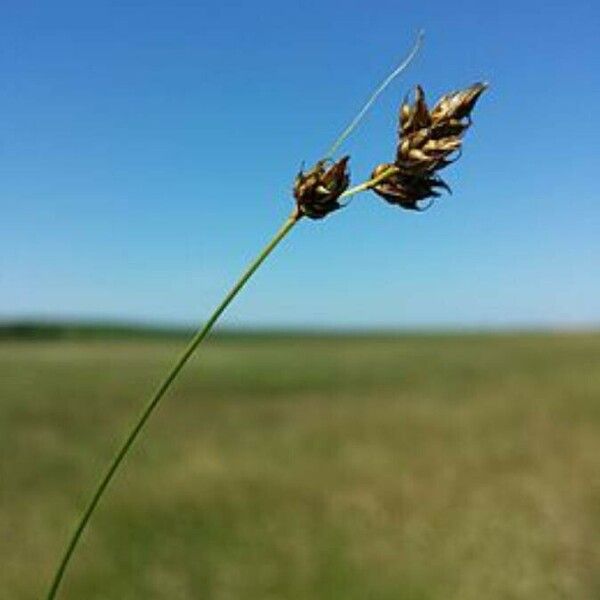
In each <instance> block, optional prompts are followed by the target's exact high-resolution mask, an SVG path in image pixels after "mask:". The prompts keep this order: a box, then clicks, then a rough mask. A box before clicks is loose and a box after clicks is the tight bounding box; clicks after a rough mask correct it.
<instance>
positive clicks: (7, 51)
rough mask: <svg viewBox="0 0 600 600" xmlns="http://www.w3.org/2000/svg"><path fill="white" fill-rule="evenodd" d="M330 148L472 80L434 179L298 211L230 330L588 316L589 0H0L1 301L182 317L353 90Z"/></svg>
mask: <svg viewBox="0 0 600 600" xmlns="http://www.w3.org/2000/svg"><path fill="white" fill-rule="evenodd" d="M420 28H424V29H425V31H426V41H425V46H424V49H423V51H422V52H421V54H420V55H419V56H418V58H417V59H416V61H415V62H414V63H413V65H412V66H411V67H410V69H409V70H408V71H407V72H406V73H405V74H404V75H403V76H402V77H401V78H400V79H399V80H397V81H396V82H395V83H394V84H393V85H392V86H391V87H390V88H389V89H388V90H387V91H386V93H385V94H384V95H383V97H382V98H381V100H380V101H379V102H378V103H377V105H376V106H375V108H374V109H373V111H372V112H371V113H370V114H369V115H368V117H367V118H366V119H365V121H364V122H363V123H362V125H361V127H360V129H359V130H358V131H356V133H355V134H354V135H353V136H352V138H351V139H350V140H348V142H347V143H346V144H345V146H344V148H343V151H345V152H349V153H350V154H351V155H352V173H353V179H354V181H355V182H358V181H360V180H362V179H364V178H365V177H366V176H367V175H368V173H369V172H370V170H371V169H372V167H373V166H374V165H375V164H377V163H379V162H382V161H387V160H389V159H391V158H392V156H393V151H394V135H395V134H394V131H395V119H396V113H397V107H398V105H399V102H400V100H401V99H402V97H403V96H404V94H405V93H406V92H407V91H408V90H409V89H410V88H411V87H412V86H414V84H415V83H421V84H423V85H424V87H425V89H426V91H427V92H428V93H429V97H430V99H432V100H433V99H435V97H437V96H438V95H440V94H442V93H445V92H446V91H449V90H452V89H455V88H457V87H463V86H466V85H469V84H471V83H472V82H474V81H477V80H480V79H484V80H487V81H489V82H490V83H491V89H490V90H489V92H488V93H487V94H486V95H485V96H484V98H483V99H482V100H481V102H480V104H479V105H478V107H477V109H476V112H475V125H474V127H473V128H472V129H471V130H470V131H469V133H468V135H467V138H466V142H465V152H464V155H463V157H462V158H461V160H460V161H459V162H458V163H457V164H456V165H454V166H453V167H451V168H449V169H448V170H447V171H446V178H447V180H448V182H449V183H450V184H451V185H452V187H453V189H454V195H453V196H449V197H444V198H443V199H441V200H440V201H439V202H438V203H437V204H436V205H435V206H434V207H433V209H432V210H430V211H428V212H426V213H423V214H411V213H408V212H405V211H402V210H399V209H395V208H393V207H390V206H388V205H386V204H385V203H384V202H383V201H381V200H380V199H378V198H377V197H376V196H374V195H363V196H359V197H357V198H356V199H355V200H354V201H353V202H352V204H351V205H350V206H349V207H348V208H347V209H346V210H344V211H339V212H338V213H336V214H334V215H332V216H331V217H330V218H328V219H326V220H325V221H322V222H310V221H308V220H306V221H305V222H301V223H300V224H299V226H298V227H297V229H296V230H295V231H294V232H293V233H292V234H291V236H290V238H289V239H288V240H286V242H285V243H284V245H283V246H282V247H281V248H279V249H278V251H277V253H276V254H275V255H274V256H273V259H272V260H271V261H270V262H269V263H268V264H267V265H266V268H264V270H262V271H261V272H259V274H258V275H257V276H256V278H255V279H254V280H253V281H252V282H251V284H250V285H249V286H248V289H247V291H246V292H245V293H244V294H243V295H242V296H241V297H240V298H239V300H238V301H236V303H235V305H234V306H233V307H232V308H231V310H230V311H229V313H228V315H227V318H226V319H225V322H226V323H227V324H228V325H233V326H236V325H244V326H248V325H251V326H263V325H265V326H289V325H293V326H305V325H308V326H330V327H338V326H341V327H347V326H353V327H354V326H357V327H363V326H365V327H370V326H374V327H387V326H390V327H411V328H413V327H424V326H427V327H430V326H431V327H436V326H443V327H521V326H540V325H542V326H550V327H579V326H586V325H589V324H596V325H597V324H599V323H600V276H599V272H600V268H599V267H600V235H599V234H600V202H599V197H598V196H599V192H598V171H599V167H600V161H599V150H598V140H599V139H600V118H599V116H598V115H599V107H600V75H599V72H600V69H598V64H600V45H599V44H598V31H599V30H600V6H599V3H598V2H595V1H592V0H590V1H589V2H583V1H575V2H572V3H566V2H547V1H545V2H541V1H539V2H538V1H523V0H521V1H519V2H515V1H512V0H508V1H506V2H503V3H493V4H492V3H489V2H481V1H480V0H479V1H477V2H476V1H463V2H461V1H455V2H452V3H437V2H429V3H424V2H410V3H409V2H388V1H386V0H384V1H380V2H377V3H373V2H353V1H351V2H344V3H341V2H338V1H333V0H325V1H323V0H321V1H319V2H316V1H315V2H281V1H277V2H276V1H274V0H270V1H267V2H244V3H241V2H224V1H219V2H216V1H215V2H213V1H212V0H210V1H203V2H178V1H166V0H163V1H162V2H158V1H148V2H95V1H90V2H66V1H60V0H59V1H55V2H30V1H27V0H20V1H19V2H11V1H6V0H5V1H4V2H3V3H2V7H1V8H0V73H1V74H2V83H1V85H0V205H1V208H2V218H1V219H0V318H3V319H11V318H21V317H29V316H35V317H45V318H62V319H65V318H71V317H75V318H104V319H124V320H137V321H152V322H164V323H182V324H183V323H186V324H187V323H193V322H196V321H198V320H202V319H203V318H204V317H206V315H207V314H208V313H209V311H210V310H211V308H212V307H213V306H214V304H215V303H216V302H217V301H218V299H219V298H220V296H221V295H222V294H223V292H224V291H225V289H226V288H227V287H228V285H229V284H230V282H231V281H232V280H233V279H234V278H235V277H236V276H237V275H238V273H239V272H240V271H241V269H242V268H243V267H244V265H245V263H246V262H247V261H248V260H249V259H250V258H251V257H252V256H253V255H254V254H255V253H256V252H257V251H258V250H259V248H260V247H261V246H262V244H263V243H264V242H265V241H266V240H267V239H268V238H269V237H270V236H271V234H272V232H273V231H274V230H275V229H276V228H277V227H278V226H279V224H280V222H281V221H282V220H283V219H284V218H285V217H286V215H287V214H288V212H289V211H290V208H291V200H290V193H289V191H290V184H291V181H292V179H293V176H294V174H295V172H296V171H297V169H298V166H299V164H300V162H301V161H302V160H306V161H307V162H311V161H314V160H316V159H318V158H319V157H320V155H321V154H322V153H323V152H324V150H325V149H326V148H327V147H328V146H329V144H330V143H331V142H332V140H333V139H334V138H335V137H336V135H337V134H338V133H339V132H340V131H341V130H342V129H343V127H344V126H345V125H346V124H347V122H348V121H349V120H350V118H351V117H352V116H353V114H354V113H355V111H356V110H358V108H359V107H360V106H361V104H362V103H363V102H364V100H365V99H366V97H367V96H368V95H369V93H370V92H371V90H372V89H373V87H374V86H375V85H376V84H377V83H378V82H379V81H380V80H381V79H382V78H383V77H384V76H385V75H386V74H387V72H389V70H391V68H392V67H393V66H394V65H395V64H396V63H397V62H398V61H399V60H400V59H401V58H402V57H403V55H405V54H406V52H407V50H408V49H409V47H410V46H411V45H412V43H413V40H414V37H415V35H416V33H417V31H418V30H419V29H420Z"/></svg>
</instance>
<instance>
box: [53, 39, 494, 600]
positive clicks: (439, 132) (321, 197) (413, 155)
mask: <svg viewBox="0 0 600 600" xmlns="http://www.w3.org/2000/svg"><path fill="white" fill-rule="evenodd" d="M422 38H423V35H422V33H421V34H419V36H418V38H417V42H416V44H415V45H414V47H413V49H412V51H411V52H410V53H409V55H408V57H407V58H406V59H405V60H404V61H403V62H402V63H400V65H398V66H397V67H396V68H395V69H394V70H393V71H392V72H391V74H390V75H388V77H386V79H385V80H384V81H383V82H382V83H381V84H380V85H379V87H377V89H376V90H375V92H374V93H373V94H372V95H371V96H370V98H369V99H368V101H367V103H366V104H365V105H364V106H363V107H362V109H361V110H360V111H359V112H358V114H357V115H356V116H355V117H354V119H353V120H352V121H351V122H350V125H348V127H346V129H345V130H344V131H343V132H342V134H341V135H340V136H339V137H338V139H337V140H336V141H335V143H334V144H333V145H332V146H331V148H330V150H329V152H328V153H327V154H326V158H324V159H322V160H319V161H318V162H317V163H316V164H315V165H314V166H313V167H312V168H311V169H309V170H308V171H307V172H303V171H300V173H298V175H297V176H296V179H295V182H294V187H293V194H294V199H295V207H294V209H293V211H292V213H291V214H290V216H289V217H288V218H287V219H286V220H285V221H284V223H283V224H282V226H281V227H280V229H279V230H278V231H277V232H276V233H275V235H274V237H273V238H272V239H271V240H270V241H269V242H268V243H267V245H266V246H265V247H264V248H263V249H262V250H261V251H260V253H259V254H258V256H257V257H256V258H255V259H254V260H253V261H252V262H251V263H250V264H249V265H248V267H247V268H246V270H245V271H244V273H243V274H242V275H241V276H240V278H239V279H238V280H237V281H236V282H235V283H234V284H233V286H232V287H231V289H230V290H229V292H227V294H226V295H225V297H224V298H223V300H222V301H221V302H220V304H219V305H218V306H217V307H216V308H215V310H214V311H213V313H212V314H211V315H210V316H209V317H208V319H207V321H206V323H204V324H203V325H202V326H201V327H200V328H199V329H198V331H197V332H196V334H195V335H194V336H193V337H192V338H191V339H190V341H189V342H188V345H187V346H186V347H185V348H184V349H183V351H182V352H181V354H180V355H179V357H178V358H177V359H176V360H175V361H174V363H173V365H172V366H171V368H170V369H169V371H168V372H167V373H166V374H165V376H164V378H163V379H162V381H161V382H160V383H159V385H158V386H157V387H156V389H155V391H154V393H153V394H152V395H151V396H150V398H149V399H148V400H147V403H146V405H145V406H144V407H143V408H142V410H141V412H140V415H139V416H138V418H137V420H135V421H134V423H133V426H132V428H131V430H130V431H129V433H128V435H127V437H126V438H125V440H124V441H123V443H122V445H121V446H120V447H119V448H118V450H117V452H116V453H115V455H114V457H113V459H112V461H111V462H110V464H109V465H108V467H107V469H106V471H105V473H104V474H103V475H102V477H101V478H100V479H99V481H98V484H97V486H96V488H95V491H94V493H93V494H92V496H91V498H90V500H89V502H88V504H87V506H86V508H85V509H84V510H83V512H82V514H81V516H80V518H79V520H78V521H77V524H76V527H75V528H74V531H73V533H72V535H71V537H70V539H69V542H68V544H67V547H66V548H65V551H64V553H63V555H62V558H61V560H60V561H59V563H58V566H57V569H56V571H55V573H54V577H53V579H52V582H51V584H50V587H49V590H48V593H47V595H46V599H47V600H54V598H55V597H56V595H57V593H58V589H59V586H60V585H61V582H62V580H63V577H64V574H65V571H66V568H67V565H68V564H69V561H70V560H71V557H72V556H73V553H74V552H75V549H76V548H77V546H78V544H79V541H80V539H81V536H82V534H83V532H84V531H85V529H86V527H87V525H88V523H89V521H90V519H91V517H92V515H93V514H94V512H95V510H96V507H97V505H98V503H99V502H100V500H101V498H102V497H103V495H104V493H105V491H106V489H107V488H108V486H109V484H110V482H111V481H112V479H113V477H114V475H115V473H116V472H117V471H118V469H119V467H120V466H121V465H122V463H123V461H124V459H125V457H126V456H127V455H128V453H129V451H130V449H131V447H132V446H133V444H134V443H135V441H136V440H137V438H138V436H139V434H140V433H141V431H142V430H143V428H144V426H145V424H146V423H147V421H148V420H149V418H150V417H151V415H152V414H153V413H154V410H155V409H156V407H157V406H158V405H159V403H160V402H161V400H162V399H163V397H164V396H165V394H166V393H167V391H168V390H169V389H170V387H171V385H172V383H173V382H174V381H175V379H176V378H177V376H178V375H179V373H180V372H181V370H182V369H183V367H184V366H185V364H186V363H187V361H188V360H189V359H190V358H191V356H192V355H193V354H194V352H195V351H196V349H197V348H198V346H200V344H201V343H202V342H203V341H204V339H205V338H206V337H207V336H208V335H209V333H210V332H211V331H212V329H213V327H214V325H215V323H216V322H217V321H218V319H219V318H220V316H221V315H222V314H223V312H224V311H225V310H226V309H227V307H228V306H229V305H230V304H231V302H232V301H233V300H234V298H235V297H236V296H237V295H238V294H239V292H240V291H241V290H242V289H243V287H244V286H245V285H246V283H247V282H248V281H249V279H250V278H251V277H252V275H254V273H255V272H256V271H257V270H258V269H259V268H260V266H261V265H262V264H263V263H264V262H265V260H266V259H267V258H268V257H269V256H270V254H271V253H272V252H273V250H275V248H276V247H277V246H278V245H279V243H280V242H281V241H282V240H283V239H284V238H285V237H286V236H287V235H288V233H289V232H290V231H291V230H292V228H293V227H294V226H295V225H296V223H298V221H300V220H301V219H302V217H308V218H309V219H322V218H324V217H326V216H327V215H328V214H330V213H332V212H335V211H337V210H338V209H340V208H341V207H342V204H340V200H341V199H342V198H348V197H350V196H354V195H355V194H358V193H360V192H364V191H367V190H371V189H372V190H374V191H375V192H376V193H378V194H379V195H380V196H383V197H384V198H385V199H386V200H388V201H389V202H391V203H393V204H399V205H400V206H403V207H404V208H418V206H417V203H418V202H419V201H420V200H423V199H425V198H428V197H431V196H437V195H438V193H437V191H436V188H439V187H442V188H443V187H447V186H446V184H445V183H444V182H443V181H442V180H441V179H440V178H439V177H438V175H437V174H436V171H438V170H439V169H441V168H443V167H444V166H446V165H447V164H449V162H451V160H450V158H449V157H450V155H451V154H452V153H454V152H456V151H457V150H458V149H459V148H460V145H461V135H462V134H463V133H464V131H465V130H466V129H467V127H468V126H469V124H470V112H471V110H472V109H473V106H474V105H475V102H476V101H477V98H478V97H479V96H480V94H481V93H482V92H483V90H484V89H485V85H483V84H477V85H475V86H473V87H471V88H469V89H467V90H464V91H462V92H455V93H453V94H449V95H447V96H444V97H443V98H442V99H441V100H440V101H439V102H438V103H437V104H436V106H435V107H434V108H433V110H432V111H431V112H430V111H429V110H428V109H427V105H426V104H425V99H424V94H423V91H422V90H421V88H417V97H416V101H415V104H414V105H413V106H409V105H408V104H406V103H405V104H404V105H403V106H402V109H401V119H400V144H399V147H398V153H397V157H396V161H395V162H394V163H392V164H385V165H380V166H379V167H377V169H375V172H374V173H373V175H372V177H371V179H369V180H367V181H363V182H362V183H360V184H358V185H356V186H354V187H352V188H350V187H348V186H349V184H350V175H349V172H348V162H349V160H350V157H349V156H344V157H342V158H341V159H339V160H338V161H334V160H333V159H332V155H333V154H334V153H335V152H336V151H337V149H338V148H339V146H340V145H341V144H342V142H343V141H344V140H345V139H346V138H347V137H348V136H349V135H350V133H351V132H352V131H353V130H354V129H355V128H356V126H357V125H358V123H359V122H360V121H361V120H362V118H363V117H364V116H365V114H366V113H367V111H368V110H369V108H370V107H371V106H372V105H373V103H374V102H375V100H376V99H377V97H378V96H379V95H380V94H381V93H382V92H383V90H384V89H385V88H386V87H387V86H388V85H389V84H390V83H391V81H392V80H393V79H395V78H396V77H397V76H398V75H399V74H400V73H402V72H403V71H404V70H405V69H406V68H407V67H408V65H409V64H410V63H411V61H412V60H413V58H414V56H415V55H416V54H417V52H418V50H419V48H420V45H421V42H422Z"/></svg>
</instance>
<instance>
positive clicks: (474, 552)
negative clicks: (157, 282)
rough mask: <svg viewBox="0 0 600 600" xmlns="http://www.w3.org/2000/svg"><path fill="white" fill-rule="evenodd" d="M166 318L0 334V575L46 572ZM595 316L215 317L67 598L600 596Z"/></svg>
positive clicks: (137, 404)
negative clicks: (492, 327)
mask: <svg viewBox="0 0 600 600" xmlns="http://www.w3.org/2000/svg"><path fill="white" fill-rule="evenodd" d="M182 344H183V341H182V340H181V339H177V338H169V337H162V338H158V337H157V338H155V339H154V338H152V337H145V338H143V337H137V338H135V339H134V338H131V339H127V338H126V337H123V336H121V337H118V336H116V337H112V338H111V337H110V336H108V337H107V338H100V337H99V338H94V337H90V338H88V339H85V338H82V339H76V338H71V339H69V338H67V339H56V340H51V339H39V340H25V339H22V340H20V341H18V340H10V339H5V340H3V341H0V455H1V457H2V460H1V470H2V471H1V482H2V492H1V496H0V502H1V506H0V507H1V510H0V530H1V531H2V532H3V534H2V536H1V537H0V564H1V565H2V568H1V570H0V589H1V590H2V592H1V594H0V596H1V597H2V598H3V599H4V598H6V599H11V600H13V599H14V600H29V599H31V600H33V599H39V598H41V597H42V595H43V591H44V589H45V586H46V585H47V583H48V580H49V578H50V576H51V573H52V570H53V568H54V567H55V566H56V561H57V557H58V555H59V553H60V552H61V551H62V550H63V548H64V545H65V543H66V541H67V537H68V535H69V533H70V532H71V528H72V527H73V524H74V520H75V518H76V516H77V515H78V513H79V512H80V511H81V509H82V507H83V506H84V503H85V502H86V500H87V499H88V497H89V494H90V492H91V490H92V488H93V486H94V484H95V483H96V481H97V478H98V476H99V472H100V471H101V470H103V469H104V468H105V466H106V464H107V461H108V460H109V458H110V457H111V456H112V453H113V452H114V451H115V449H116V448H117V446H118V444H119V443H120V441H121V439H122V438H123V436H124V434H125V432H126V431H127V429H128V427H129V426H130V424H131V423H132V421H133V419H134V417H135V416H136V415H137V413H138V411H139V410H140V408H141V407H142V405H143V399H144V397H146V396H147V395H148V394H149V392H150V391H151V390H152V389H153V386H154V385H155V384H156V382H157V375H158V374H159V373H162V372H164V371H165V369H166V368H167V367H168V365H170V363H171V361H172V359H173V356H174V353H175V352H177V351H178V349H179V348H180V347H181V346H182ZM599 539H600V334H597V333H594V334H592V333H589V334H586V333H573V334H567V333H564V334H533V333H532V334H501V335H500V334H498V335H492V334H485V335H484V334H481V335H479V334H469V335H467V334H464V335H433V334H431V335H398V336H393V335H380V336H374V335H373V336H366V335H365V336H359V335H339V336H335V335H247V336H244V335H234V336H222V335H217V336H216V337H214V338H213V339H211V340H210V342H209V343H208V344H207V345H206V346H205V347H204V348H203V349H202V351H201V352H200V353H199V354H198V356H197V357H195V358H194V359H193V361H192V363H191V364H190V365H189V368H187V369H186V370H185V371H184V373H183V376H182V378H181V379H180V380H179V381H178V382H177V384H176V386H175V388H174V390H173V392H172V393H170V394H169V396H168V398H167V399H166V401H165V402H164V404H163V405H162V406H161V408H160V409H159V411H158V413H157V414H156V415H155V417H154V418H153V419H152V420H151V422H150V424H149V427H148V429H147V430H146V431H145V434H144V435H143V437H142V439H141V440H140V443H139V444H138V445H137V446H136V447H135V449H134V452H133V453H132V455H131V456H130V457H129V459H128V460H127V461H126V464H125V468H124V469H123V471H122V472H121V473H119V474H118V476H117V478H116V480H115V482H114V485H113V486H112V487H111V489H110V490H109V493H108V494H107V496H106V497H105V498H104V500H103V502H102V504H101V507H100V510H99V512H98V513H97V514H96V515H95V517H94V518H93V520H92V522H91V525H90V528H89V529H88V531H87V533H86V534H85V536H84V542H83V544H82V547H81V548H80V552H78V553H77V554H76V556H75V558H74V561H73V563H72V565H71V568H70V570H69V571H68V573H67V577H66V579H65V583H64V587H63V588H62V590H61V594H60V597H61V598H64V599H65V600H68V599H71V600H76V599H77V600H80V599H85V600H101V599H102V600H134V599H136V600H137V599H139V598H144V599H146V600H154V599H156V600H158V599H161V600H162V599H167V598H168V599H169V600H187V599H191V598H203V599H210V600H229V599H231V600H233V599H239V598H244V599H248V600H253V599H257V600H258V599H261V600H263V599H279V598H282V599H290V600H291V599H298V600H300V599H302V600H304V599H307V598H311V599H334V598H336V599H337V598H340V599H350V600H352V599H356V600H358V599H361V600H362V599H365V598H373V599H377V600H380V599H382V600H385V599H390V600H391V599H400V600H404V599H406V600H409V599H410V600H428V599H431V600H433V599H436V600H437V599H440V600H441V599H444V600H459V599H460V600H476V599H477V600H479V599H483V598H485V599H486V600H500V599H502V600H504V599H515V600H517V599H526V598H527V599H531V598H536V599H537V598H543V599H544V600H553V599H557V600H558V599H566V598H568V599H572V600H576V599H577V600H592V599H596V598H599V597H600V545H599V544H598V540H599Z"/></svg>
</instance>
